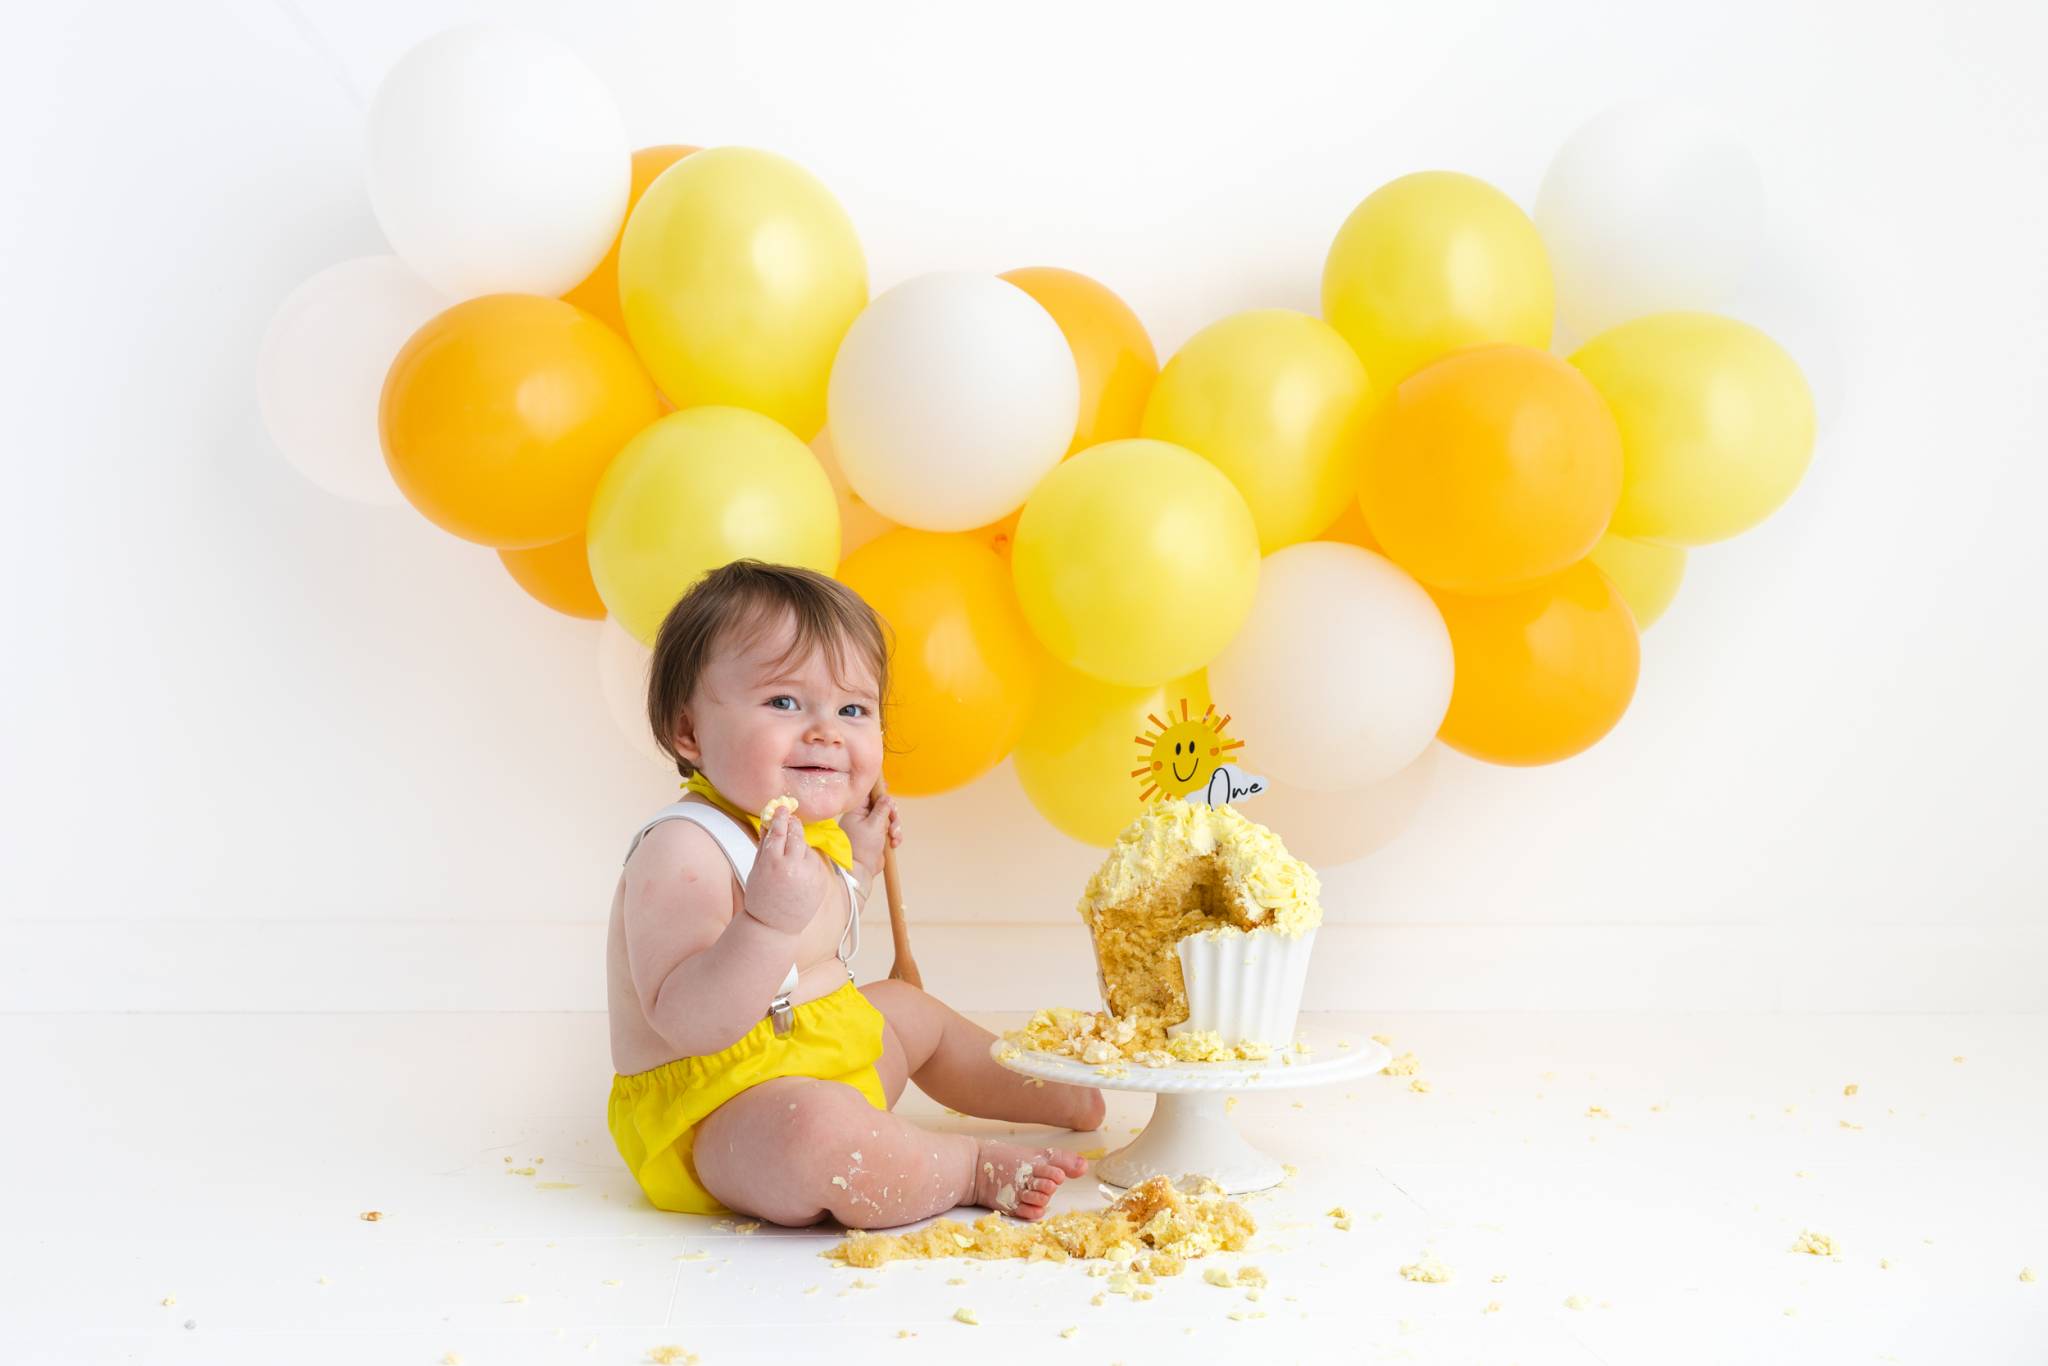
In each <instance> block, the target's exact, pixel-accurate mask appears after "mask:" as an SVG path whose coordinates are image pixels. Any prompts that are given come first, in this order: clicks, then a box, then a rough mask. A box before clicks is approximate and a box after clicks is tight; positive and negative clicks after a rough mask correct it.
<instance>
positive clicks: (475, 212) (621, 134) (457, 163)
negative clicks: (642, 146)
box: [365, 24, 633, 299]
mask: <svg viewBox="0 0 2048 1366" xmlns="http://www.w3.org/2000/svg"><path fill="white" fill-rule="evenodd" d="M365 160H366V169H367V171H368V174H369V182H370V207H371V208H372V209H374V210H375V211H376V214H377V222H378V223H379V224H380V225H381V226H382V227H383V229H384V236H385V237H386V238H388V239H390V242H391V246H392V249H393V250H394V251H396V252H397V253H398V254H399V256H401V257H402V258H404V260H405V262H406V264H408V265H410V266H411V267H412V268H413V269H414V270H416V271H418V272H419V273H420V275H422V276H423V277H425V278H426V279H427V280H428V281H429V282H430V283H432V284H434V285H435V286H437V287H438V288H440V289H441V290H442V291H444V292H445V293H448V294H450V295H453V296H454V297H455V298H457V299H468V298H473V297H475V296H476V295H479V294H492V293H498V292H501V291H507V290H510V291H517V292H520V293H527V294H545V295H550V296H552V295H557V294H560V293H562V292H563V291H565V290H567V289H570V288H572V287H573V286H575V285H576V284H577V283H578V282H579V281H581V280H582V279H583V277H584V276H586V275H588V274H590V272H591V269H592V268H593V267H595V266H596V265H597V263H598V262H599V261H600V260H601V259H603V257H604V254H605V252H606V250H607V249H609V248H610V246H611V244H612V239H613V238H615V237H617V236H618V232H619V225H620V223H622V222H623V221H624V220H625V217H626V200H627V197H628V195H629V193H630V192H631V189H632V178H633V153H632V148H631V147H630V146H628V145H627V142H626V124H625V121H624V120H623V119H622V118H620V117H619V107H618V105H617V104H616V103H614V102H613V100H612V97H611V92H610V91H608V90H606V89H605V87H604V83H603V82H602V81H600V80H598V78H597V74H596V73H595V72H593V71H592V70H591V69H590V68H589V67H587V66H585V65H584V64H583V63H582V61H581V60H579V59H578V58H577V57H576V55H575V54H574V53H572V52H570V51H569V50H568V49H567V48H565V47H563V46H562V45H561V44H560V43H557V42H555V41H554V40H553V39H551V38H547V37H544V36H542V35H540V34H537V33H529V32H527V31H525V30H523V29H516V28H505V27H500V26H497V25H490V24H472V25H465V26H463V27H460V28H452V29H449V30H447V31H446V32H444V33H438V34H436V35H435V36H433V37H432V38H429V39H427V40H426V41H425V42H423V43H421V44H420V45H419V46H417V47H415V48H414V49H412V51H410V52H408V53H406V54H405V56H403V57H402V58H400V59H399V61H398V65H396V66H394V67H392V68H391V70H390V72H389V73H388V74H387V75H386V76H385V77H384V80H383V83H382V84H380V85H379V86H378V87H377V95H376V98H375V99H374V100H373V101H372V102H371V104H370V114H369V141H368V148H367V154H366V157H365Z"/></svg>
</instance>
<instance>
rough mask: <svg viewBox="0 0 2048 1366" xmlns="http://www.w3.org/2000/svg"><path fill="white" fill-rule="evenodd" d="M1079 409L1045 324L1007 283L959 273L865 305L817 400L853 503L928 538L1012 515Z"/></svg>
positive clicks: (1063, 445)
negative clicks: (823, 395)
mask: <svg viewBox="0 0 2048 1366" xmlns="http://www.w3.org/2000/svg"><path fill="white" fill-rule="evenodd" d="M1080 406H1081V379H1080V374H1079V372H1078V371H1077V370H1076V369H1075V365H1074V353H1073V351H1072V349H1071V348H1070V347H1068V345H1067V339H1066V335H1065V334H1064V333H1062V332H1061V331H1060V327H1059V324H1058V323H1056V322H1054V321H1053V320H1052V315H1051V314H1050V313H1047V312H1046V311H1045V309H1044V308H1043V307H1042V306H1041V305H1040V304H1039V302H1038V301H1037V300H1036V299H1034V298H1032V297H1031V296H1030V295H1029V294H1026V293H1025V292H1024V291H1023V290H1021V289H1019V288H1017V287H1016V286H1015V285H1013V284H1011V283H1010V282H1009V281H1007V280H1001V279H998V278H996V277H995V276H993V275H980V274H974V273H971V272H966V271H941V272H938V273H935V274H931V275H920V276H917V277H915V278H914V279H910V280H906V281H904V282H903V283H902V284H900V285H897V286H896V287H895V288H894V289H891V290H889V291H888V292H886V293H884V294H882V295H881V296H880V297H878V298H876V299H875V300H874V301H873V302H872V303H870V304H869V305H868V306H867V308H866V309H865V310H863V311H862V313H861V315H860V316H859V317H858V318H855V319H854V322H853V326H852V327H851V328H849V329H848V330H847V333H846V338H845V340H844V341H842V342H841V343H840V345H839V354H838V356H837V358H835V359H834V361H833V363H832V380H831V384H830V387H829V388H828V390H827V392H826V410H827V412H828V414H829V416H828V419H827V421H828V425H829V426H830V428H831V431H832V443H833V446H834V447H835V448H836V449H837V451H838V454H839V463H840V467H841V468H842V469H844V470H845V471H846V478H847V481H848V482H849V483H850V484H852V486H853V490H854V492H856V493H858V494H859V495H860V496H861V498H862V499H863V500H864V501H866V502H867V503H868V505H869V506H871V507H872V508H874V509H875V511H876V512H878V513H880V514H881V515H882V516H884V517H886V518H888V519H889V520H891V521H893V522H898V523H901V524H902V525H904V526H911V527H921V528H923V529H924V530H927V531H968V530H971V529H972V528H974V527H979V526H986V525H988V524H989V523H990V522H994V521H997V520H999V519H1000V518H1002V517H1004V516H1006V515H1008V514H1009V513H1011V512H1013V511H1015V510H1016V509H1017V508H1018V507H1020V506H1022V505H1023V503H1024V500H1025V499H1026V498H1028V497H1029V496H1030V495H1031V490H1032V489H1033V488H1035V487H1036V486H1037V484H1038V481H1039V480H1040V479H1041V478H1043V477H1044V476H1045V474H1046V473H1047V472H1048V471H1049V470H1051V469H1052V467H1053V466H1055V465H1057V464H1059V462H1060V457H1061V456H1063V455H1065V454H1066V450H1067V446H1068V445H1069V443H1071V442H1072V441H1073V439H1074V423H1075V421H1076V419H1077V417H1078V415H1079V412H1080Z"/></svg>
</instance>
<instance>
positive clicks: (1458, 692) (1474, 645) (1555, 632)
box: [1430, 563, 1641, 765]
mask: <svg viewBox="0 0 2048 1366" xmlns="http://www.w3.org/2000/svg"><path fill="white" fill-rule="evenodd" d="M1430 596H1431V597H1432V598H1434V599H1435V600H1436V605H1437V607H1438V609H1439V610H1441V611H1442V612H1443V614H1444V624H1445V625H1446V626H1448V627H1450V630H1451V652H1452V655H1453V656H1454V658H1455V659H1456V662H1457V671H1458V672H1457V679H1456V681H1455V682H1454V683H1453V684H1452V685H1451V708H1450V711H1449V712H1447V713H1446V714H1445V716H1444V723H1443V726H1442V728H1441V729H1439V730H1438V732H1437V736H1438V738H1439V739H1441V740H1442V741H1443V742H1444V743H1445V744H1447V745H1449V746H1450V747H1451V748H1453V749H1455V750H1459V751H1462V752H1463V753H1466V754H1469V755H1471V756H1472V757H1473V758H1475V759H1483V760H1485V761H1486V762H1487V763H1490V764H1513V765H1533V764H1551V763H1556V762H1557V761H1558V760H1559V759H1568V758H1570V757H1571V756H1572V755H1574V754H1577V753H1578V752H1579V751H1581V750H1583V749H1585V748H1587V747H1588V746H1590V745H1591V744H1592V743H1593V742H1594V741H1596V740H1598V739H1599V738H1600V737H1601V736H1603V735H1605V734H1606V733H1607V732H1608V731H1610V730H1612V729H1613V728H1614V723H1615V722H1617V721H1619V720H1620V719H1621V714H1622V713H1623V712H1624V711H1626V710H1628V703H1629V699H1630V698H1631V697H1633V696H1635V691H1636V672H1637V669H1638V667H1639V665H1640V662H1641V654H1640V649H1639V644H1638V641H1637V638H1636V622H1635V617H1634V616H1632V615H1631V614H1630V612H1629V610H1628V604H1627V603H1626V602H1624V601H1623V600H1622V596H1621V594H1620V593H1618V592H1616V591H1615V588H1614V585H1613V584H1611V583H1609V582H1608V581H1607V576H1606V575H1604V574H1602V573H1601V572H1600V571H1599V570H1597V569H1595V568H1594V567H1593V566H1592V565H1591V564H1589V563H1580V564H1575V565H1573V566H1572V567H1571V568H1569V569H1567V570H1565V571H1564V572H1563V573H1561V574H1558V575H1557V576H1555V577H1554V578H1549V579H1545V580H1543V581H1542V582H1540V583H1538V584H1535V585H1533V586H1531V587H1527V588H1523V589H1521V590H1519V591H1517V592H1513V593H1502V594H1496V595H1493V596H1489V597H1463V596H1460V595H1458V594H1454V593H1445V592H1442V591H1440V590H1432V591H1431V593H1430Z"/></svg>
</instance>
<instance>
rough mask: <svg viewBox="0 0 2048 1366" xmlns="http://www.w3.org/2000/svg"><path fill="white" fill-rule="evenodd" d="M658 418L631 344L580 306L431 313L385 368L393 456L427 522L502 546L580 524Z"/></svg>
mask: <svg viewBox="0 0 2048 1366" xmlns="http://www.w3.org/2000/svg"><path fill="white" fill-rule="evenodd" d="M660 415H661V410H660V408H659V406H658V405H657V403H656V401H655V392H654V384H653V382H652V381H651V380H649V379H648V378H647V374H646V372H645V371H644V370H642V369H641V368H640V362H639V361H638V360H637V359H636V358H635V357H634V355H633V349H632V348H631V347H629V346H627V345H626V343H625V342H624V340H622V339H621V338H620V337H619V335H618V334H617V333H616V332H613V331H612V330H611V329H610V328H608V327H606V326H605V325H604V324H603V323H601V322H599V321H598V320H597V319H595V318H593V317H591V316H590V315H589V314H588V313H585V312H584V311H583V310H582V309H580V308H576V307H574V306H572V305H570V304H565V303H563V302H562V301H561V300H559V299H543V298H540V297H538V296H536V295H532V294H486V295H484V296H483V297H481V298H477V299H469V300H465V301H464V302H462V303H459V304H457V305H455V306H454V307H453V308H450V309H448V310H447V311H446V312H443V313H440V314H437V315H436V316H434V317H433V318H431V319H429V320H428V321H427V324H426V326H424V327H422V328H421V329H420V330H419V331H417V332H415V333H413V334H412V338H411V339H410V340H409V341H407V342H406V344H405V345H404V346H403V347H401V348H399V352H398V356H397V358H396V359H395V360H393V361H392V362H391V369H390V371H389V372H388V373H387V374H386V375H385V377H384V395H383V400H382V402H381V404H380V405H379V408H378V413H377V423H378V430H379V432H380V434H381V435H382V437H383V442H384V462H385V463H386V464H387V465H389V466H390V468H391V477H392V478H393V479H395V480H396V481H397V482H398V487H399V490H400V492H402V493H404V494H405V496H406V498H407V499H409V500H410V501H411V503H412V505H413V506H414V507H416V508H418V509H419V510H420V512H421V513H422V514H423V515H424V516H425V517H426V518H427V520H428V521H430V522H432V523H434V524H435V525H436V526H438V527H440V528H441V529H442V530H444V531H450V532H453V533H454V534H455V535H457V536H460V537H462V538H464V539H465V540H470V541H477V542H479V543H481V544H483V545H489V546H497V547H500V548H504V549H519V548H523V547H529V546H539V545H548V544H551V543H553V542H555V541H559V540H563V539H565V538H567V537H569V536H573V535H576V534H578V533H579V532H581V531H582V529H583V521H584V516H585V514H586V513H587V512H588V510H589V507H590V495H591V492H592V491H593V490H594V489H595V488H596V487H597V480H598V476H600V475H602V474H603V473H604V468H605V466H606V465H607V464H609V463H611V458H612V457H613V456H614V455H617V454H618V452H619V448H620V447H621V446H623V445H625V444H626V442H627V440H628V439H629V438H631V437H632V435H633V434H634V433H635V432H637V431H639V430H640V429H641V428H642V427H645V426H646V425H647V424H648V423H650V422H652V421H654V419H655V418H657V417H659V416H660Z"/></svg>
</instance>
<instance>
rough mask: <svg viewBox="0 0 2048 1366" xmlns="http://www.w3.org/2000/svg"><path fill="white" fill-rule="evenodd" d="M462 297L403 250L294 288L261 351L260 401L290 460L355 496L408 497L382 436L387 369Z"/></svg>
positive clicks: (382, 503)
mask: <svg viewBox="0 0 2048 1366" xmlns="http://www.w3.org/2000/svg"><path fill="white" fill-rule="evenodd" d="M453 302H454V300H452V299H450V298H448V297H447V296H446V295H444V294H442V293H440V292H439V291H437V290H435V289H434V288H433V287H432V286H431V285H429V284H428V283H427V282H426V281H424V280H422V279H420V277H419V276H417V275H415V274H413V272H412V271H411V270H409V269H407V267H406V264H405V263H404V262H403V261H401V260H399V259H398V258H397V257H396V256H364V257H359V258H358V259H356V260H353V261H343V262H341V263H340V264H339V265H332V266H329V267H328V268H327V269H325V270H323V271H321V272H320V273H319V274H318V275H315V276H313V277H312V278H311V279H310V280H307V281H306V282H305V283H304V284H302V285H300V286H299V287H298V288H297V289H295V290H293V291H292V292H291V296H290V297H289V298H287V299H286V300H285V301H284V304H283V305H282V306H281V307H280V308H279V309H278V310H277V313H276V316H274V317H273V318H271V320H270V330H269V331H267V332H265V333H264V334H263V347H262V350H261V351H260V352H258V354H257V357H256V404H257V407H258V408H259V409H260V410H261V411H262V413H263V425H264V427H265V428H267V429H268V430H269V432H270V439H271V440H272V441H274V442H276V443H277V447H278V449H279V450H281V451H283V452H284V457H285V459H287V460H289V461H291V463H292V465H293V466H294V467H295V468H296V469H297V470H298V471H299V473H301V474H303V475H305V476H306V477H307V478H308V479H310V480H312V481H313V482H314V483H316V484H318V485H319V486H320V487H321V488H323V489H325V490H327V491H328V492H329V493H332V494H334V495H336V496H337V497H341V498H346V499H348V500H349V501H350V502H355V503H368V504H370V505H371V506H373V507H395V506H397V505H398V504H400V503H402V502H404V501H405V498H404V495H402V494H401V493H399V491H398V485H397V484H396V483H394V482H392V478H391V470H390V468H389V467H388V466H387V465H385V463H384V450H383V446H382V444H381V442H380V441H379V438H378V436H377V403H378V398H379V396H380V395H381V394H382V393H383V391H384V375H385V372H386V371H388V370H389V369H390V368H391V360H392V358H393V357H394V356H396V355H397V354H398V349H399V348H400V347H401V346H404V345H405V342H406V339H407V338H409V337H410V336H412V334H413V333H414V332H417V331H418V330H419V329H420V328H421V327H422V326H423V325H425V323H426V322H427V320H428V319H429V318H432V317H433V316H434V315H435V314H436V313H439V312H440V311H441V310H442V309H444V308H447V307H448V306H449V305H450V304H452V303H453Z"/></svg>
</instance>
